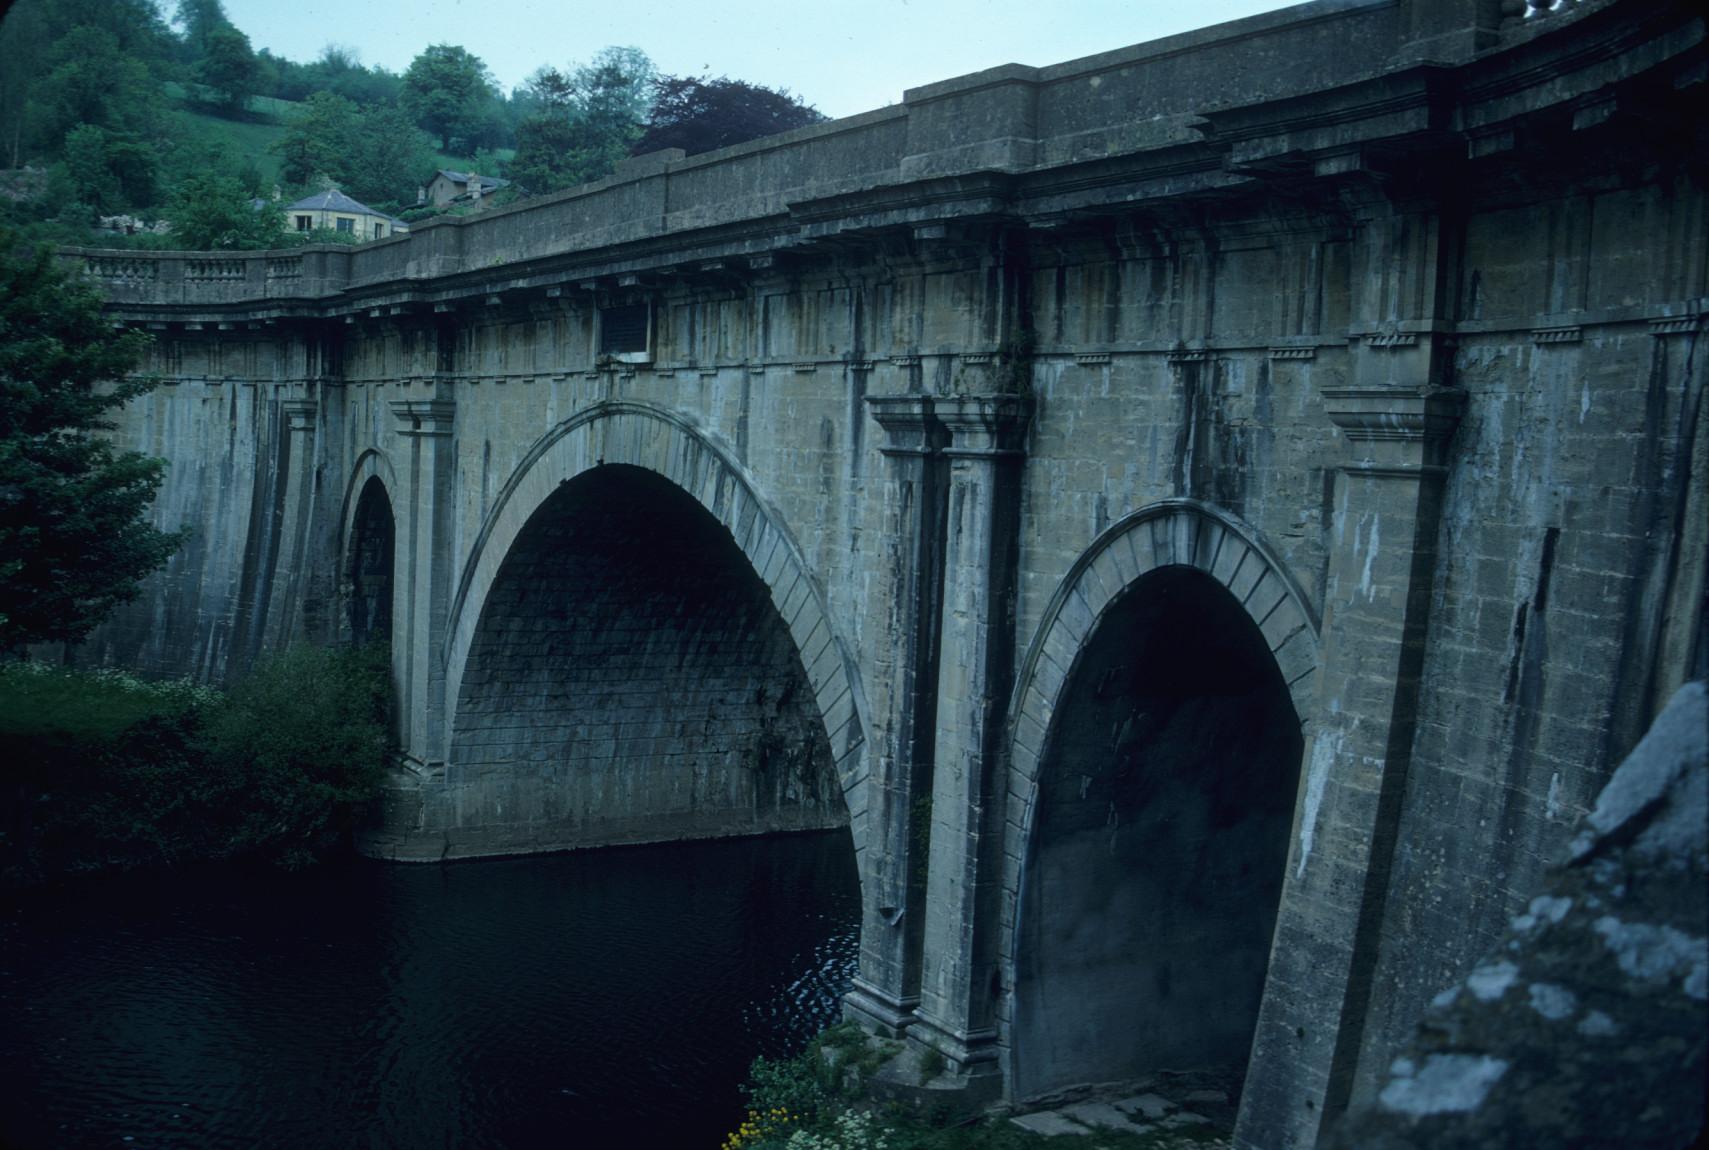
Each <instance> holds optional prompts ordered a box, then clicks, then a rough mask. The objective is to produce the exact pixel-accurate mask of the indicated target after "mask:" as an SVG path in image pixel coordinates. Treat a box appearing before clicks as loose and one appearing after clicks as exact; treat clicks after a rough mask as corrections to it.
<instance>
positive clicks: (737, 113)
mask: <svg viewBox="0 0 1709 1150" xmlns="http://www.w3.org/2000/svg"><path fill="white" fill-rule="evenodd" d="M824 118H825V117H824V116H822V115H821V114H820V113H819V112H818V111H817V110H816V109H814V108H811V107H808V106H807V105H806V104H803V103H802V102H801V101H800V100H797V99H796V98H795V97H794V96H791V95H790V94H789V93H788V92H786V91H777V90H774V89H772V88H767V87H764V86H762V85H759V84H749V83H747V82H745V81H742V80H730V79H726V78H724V77H722V76H720V77H719V78H718V79H716V80H710V79H704V78H702V79H695V78H693V77H683V76H660V77H659V78H658V79H657V80H655V81H654V82H653V108H652V112H651V113H650V114H649V116H648V118H647V131H646V134H645V135H643V136H642V137H641V138H640V140H639V141H637V142H636V144H635V154H636V155H642V154H645V153H647V152H656V151H659V150H660V149H662V148H681V149H682V150H683V151H685V152H687V153H688V154H689V155H691V156H692V155H695V154H696V153H699V152H710V151H711V150H712V149H714V148H727V147H729V146H730V145H732V144H741V143H745V142H746V141H748V140H757V139H759V138H760V137H761V136H770V135H775V134H776V133H778V132H787V131H789V130H790V129H791V128H801V127H805V126H806V125H808V124H816V123H819V122H820V121H821V120H823V119H824Z"/></svg>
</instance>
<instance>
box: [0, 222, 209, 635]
mask: <svg viewBox="0 0 1709 1150" xmlns="http://www.w3.org/2000/svg"><path fill="white" fill-rule="evenodd" d="M147 345H148V336H147V335H146V334H144V333H141V332H134V331H126V332H119V331H116V330H115V329H114V328H113V325H112V322H111V321H110V320H108V319H106V318H105V317H104V316H103V315H102V314H101V301H100V298H99V297H98V296H97V295H96V294H95V293H94V292H93V291H92V290H91V289H89V288H87V287H86V286H84V285H82V284H79V283H76V282H73V281H71V280H69V279H68V278H67V277H66V275H65V274H64V272H62V271H61V270H60V269H59V268H58V267H57V266H56V265H55V263H54V259H53V257H52V255H51V254H50V253H49V251H48V250H47V249H46V248H38V249H36V250H35V251H34V252H22V251H20V250H19V248H18V246H17V242H16V239H15V237H13V236H12V235H11V234H10V233H4V232H0V650H14V651H15V650H17V649H19V648H20V647H22V646H24V645H26V644H29V643H39V642H53V641H66V642H75V641H77V640H79V639H81V638H83V637H84V636H85V635H87V634H88V633H89V631H90V630H91V629H92V628H93V627H94V626H95V624H96V623H98V622H100V620H101V619H102V617H104V616H105V615H106V614H107V612H108V611H109V610H111V609H112V607H113V606H114V605H116V604H118V603H121V602H125V601H127V600H129V599H132V598H135V596H136V593H137V582H138V581H139V580H140V579H142V578H143V577H144V576H146V575H148V574H149V573H150V572H151V571H154V570H155V569H156V568H158V567H160V566H161V565H162V564H163V563H165V562H166V559H167V557H168V556H170V555H171V554H172V552H173V550H174V549H176V548H177V546H178V543H179V536H178V535H176V534H169V533H166V532H162V531H158V530H156V529H155V528H153V527H152V526H150V525H149V524H148V523H147V522H145V521H144V519H143V513H144V512H145V510H146V509H147V507H148V505H149V503H150V502H151V501H152V500H153V498H154V493H155V491H156V489H157V488H158V487H159V486H160V481H161V478H162V474H163V471H164V468H165V464H164V463H163V462H162V461H161V460H158V459H150V458H148V457H146V456H143V455H140V454H138V453H136V452H134V451H118V450H116V449H115V448H114V447H113V445H112V444H111V443H110V442H109V441H108V440H107V439H105V438H103V437H102V436H101V435H100V434H98V433H99V432H101V431H102V430H104V429H105V428H106V427H108V426H109V425H108V423H107V420H106V416H107V413H108V412H110V411H112V410H114V409H116V408H118V407H119V406H121V405H123V404H124V403H125V402H126V401H127V400H129V399H131V398H133V397H135V396H138V395H141V394H142V393H143V392H145V391H147V390H148V389H149V388H150V387H152V386H153V381H149V380H137V379H132V378H129V374H130V372H131V371H132V370H133V369H134V368H135V367H136V365H137V362H138V360H139V359H140V358H141V356H142V354H143V351H144V349H145V348H146V347H147Z"/></svg>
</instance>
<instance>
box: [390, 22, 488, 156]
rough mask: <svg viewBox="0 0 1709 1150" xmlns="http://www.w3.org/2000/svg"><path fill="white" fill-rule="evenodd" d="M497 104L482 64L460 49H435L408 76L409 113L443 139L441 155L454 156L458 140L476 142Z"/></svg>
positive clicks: (452, 46) (441, 46)
mask: <svg viewBox="0 0 1709 1150" xmlns="http://www.w3.org/2000/svg"><path fill="white" fill-rule="evenodd" d="M496 98H497V90H496V86H495V85H494V83H493V79H492V74H491V73H489V72H488V71H487V66H486V65H485V64H484V63H482V62H481V58H480V57H479V56H476V55H473V54H472V53H470V52H469V50H468V49H466V48H462V47H459V46H457V45H455V44H433V45H430V46H429V47H428V49H427V50H426V51H425V52H423V53H422V54H421V55H419V56H417V57H416V58H415V59H414V60H412V61H411V62H410V66H409V69H408V70H407V71H405V72H404V79H403V101H404V107H405V108H406V109H408V111H409V113H410V115H411V116H413V117H415V122H416V123H417V124H420V125H421V126H422V127H423V128H424V129H426V130H427V131H429V132H431V133H433V135H435V136H436V137H438V139H439V148H440V150H441V151H450V150H451V143H452V141H453V140H463V141H470V140H473V139H474V137H475V136H476V135H477V133H478V132H479V130H480V127H481V121H482V117H483V116H485V115H487V114H488V113H489V111H490V109H489V105H490V104H491V103H492V102H493V101H494V100H495V99H496Z"/></svg>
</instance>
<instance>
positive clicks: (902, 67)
mask: <svg viewBox="0 0 1709 1150" xmlns="http://www.w3.org/2000/svg"><path fill="white" fill-rule="evenodd" d="M1287 2H1292V0H1286V2H1284V0H1191V2H1169V0H1126V2H1121V0H818V2H817V3H813V2H807V3H803V2H802V0H790V2H787V3H786V2H784V0H754V2H751V3H718V2H717V0H705V2H700V3H682V2H680V0H602V2H600V3H587V2H584V0H559V2H556V3H553V2H551V0H355V2H352V0H295V2H293V3H288V4H287V3H284V2H283V0H224V4H225V9H226V14H227V15H228V16H229V17H230V18H231V21H232V23H234V24H236V25H237V26H238V27H239V28H241V29H242V30H243V31H244V32H245V33H247V34H248V35H249V39H250V42H251V43H252V44H253V45H254V46H255V48H256V49H257V50H259V49H261V48H268V49H271V50H272V51H273V52H274V54H276V55H280V56H285V57H287V58H289V59H293V60H300V61H303V62H307V61H309V60H312V59H314V58H315V57H317V56H319V55H320V52H321V49H322V48H323V47H325V46H326V44H327V43H328V42H337V43H340V44H344V45H346V46H348V47H351V48H354V49H356V51H357V54H358V55H360V56H361V58H362V61H363V62H364V63H367V64H382V65H384V66H385V67H387V68H390V69H392V70H393V71H402V70H403V69H404V68H406V67H408V66H409V62H410V60H411V59H413V58H414V57H415V55H416V53H418V52H420V51H421V50H422V49H423V48H425V47H427V45H429V44H461V45H462V46H463V47H465V48H467V49H468V50H469V51H471V52H473V53H474V54H475V55H477V56H479V57H480V58H481V59H482V60H484V61H486V64H487V67H488V68H490V69H491V70H492V72H493V75H494V76H496V77H497V78H498V81H499V83H500V84H502V85H504V86H505V87H506V88H510V87H512V86H514V85H515V84H518V83H520V82H521V81H522V80H523V78H524V77H526V76H527V75H528V74H529V73H530V72H532V71H534V69H535V68H538V67H539V66H541V65H542V64H552V65H556V66H558V67H564V66H566V65H569V64H573V63H578V62H581V61H584V60H586V59H587V58H588V57H590V56H591V55H593V53H595V52H597V51H598V50H599V49H600V48H603V47H605V46H607V45H625V46H628V45H632V46H634V47H637V48H640V49H641V50H642V51H643V52H645V53H647V55H648V56H650V57H652V60H653V63H654V64H655V65H656V66H657V67H658V68H659V70H660V71H663V72H668V73H672V74H676V75H699V74H701V73H702V72H710V73H711V74H712V75H714V76H718V75H726V76H729V77H730V78H731V79H737V80H747V81H749V82H751V83H758V84H764V85H766V86H768V87H772V88H787V89H789V90H790V91H791V92H793V93H794V94H795V95H796V96H797V97H799V98H801V99H802V100H805V101H806V102H807V103H809V104H812V105H814V106H815V107H817V108H818V109H819V110H820V111H821V112H823V113H825V114H826V115H828V116H851V115H854V114H855V113H856V112H864V111H867V110H869V109H872V108H879V107H883V106H884V105H885V104H893V103H896V102H898V101H900V100H901V99H902V91H903V89H905V88H914V87H918V86H920V85H921V84H929V83H932V82H933V81H936V80H947V79H949V78H950V77H952V76H960V75H964V74H965V73H968V72H977V71H979V70H980V69H981V68H990V67H993V66H995V65H997V64H1008V63H1016V64H1032V65H1045V64H1057V63H1061V62H1062V61H1064V60H1072V59H1075V58H1077V57H1080V56H1089V55H1092V54H1093V53H1096V52H1106V51H1109V50H1110V49H1112V48H1121V47H1125V46H1126V45H1129V44H1137V43H1139V42H1140V41H1142V40H1155V39H1157V38H1158V37H1160V36H1168V35H1172V34H1173V33H1176V32H1183V31H1186V30H1188V29H1191V28H1199V27H1203V26H1205V25H1207V24H1220V23H1222V22H1223V21H1226V20H1235V19H1238V18H1240V17H1242V16H1250V15H1252V14H1253V13H1256V12H1266V11H1269V10H1270V9H1273V8H1282V7H1285V6H1286V3H1287ZM173 6H174V5H173V2H172V0H162V3H161V7H162V9H163V10H164V11H166V12H167V13H168V14H170V13H171V11H172V8H173Z"/></svg>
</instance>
